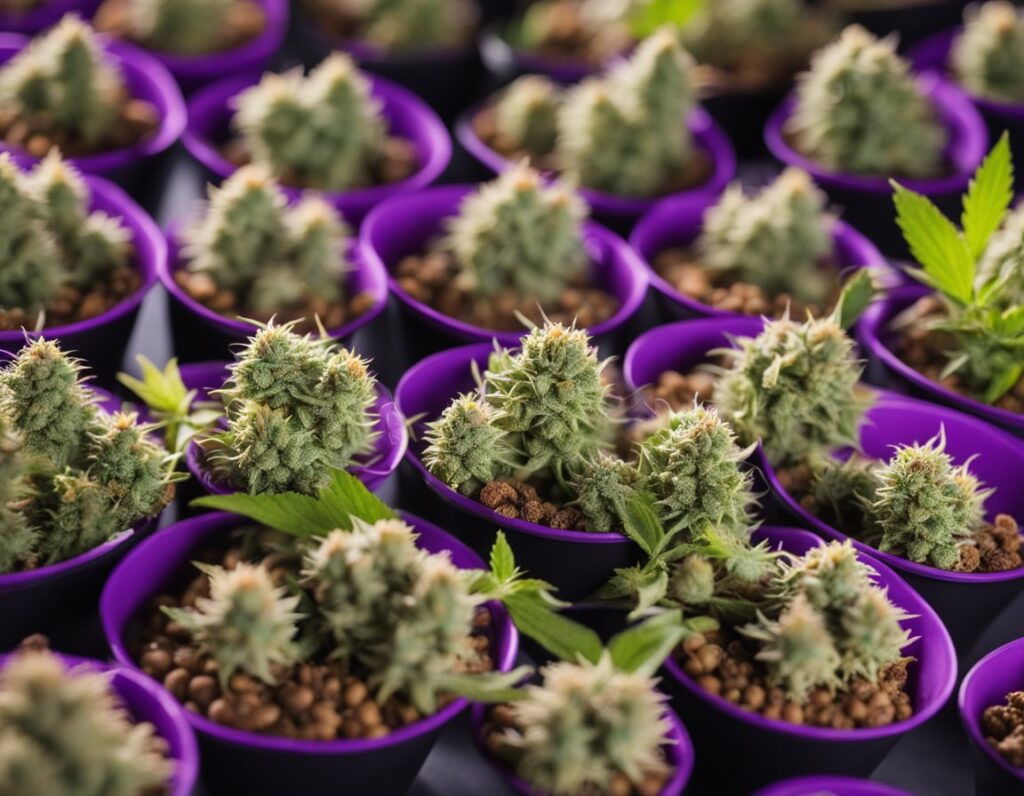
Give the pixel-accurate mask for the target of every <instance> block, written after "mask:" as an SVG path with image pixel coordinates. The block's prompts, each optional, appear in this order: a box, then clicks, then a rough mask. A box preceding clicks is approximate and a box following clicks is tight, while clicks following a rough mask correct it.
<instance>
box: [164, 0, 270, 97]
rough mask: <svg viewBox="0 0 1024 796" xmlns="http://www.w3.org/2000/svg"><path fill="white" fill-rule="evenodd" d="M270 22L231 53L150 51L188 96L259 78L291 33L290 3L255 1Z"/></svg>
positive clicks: (230, 51)
mask: <svg viewBox="0 0 1024 796" xmlns="http://www.w3.org/2000/svg"><path fill="white" fill-rule="evenodd" d="M253 2H255V3H256V5H258V6H259V7H260V8H262V9H263V14H264V16H265V18H266V24H265V25H264V28H263V32H262V33H260V34H259V35H258V36H256V37H255V38H254V39H252V40H250V41H248V42H246V43H245V44H242V45H240V46H238V47H234V48H232V49H230V50H226V51H224V52H217V53H208V54H205V55H178V54H176V53H169V52H161V51H159V50H148V49H147V50H146V52H148V53H149V54H150V55H151V56H153V58H155V59H156V60H157V61H159V62H160V63H161V64H163V65H164V66H165V67H166V68H167V71H168V72H170V73H171V75H172V76H173V77H174V79H175V80H177V81H178V85H179V86H180V87H181V90H182V91H184V92H185V93H186V94H191V93H192V92H193V91H196V90H197V89H200V88H202V87H203V86H205V85H207V84H209V83H212V82H213V81H215V80H220V79H222V78H225V77H227V76H229V75H241V74H245V75H252V76H255V77H259V75H261V74H262V73H263V70H264V69H266V66H267V64H268V63H269V62H270V59H271V58H272V57H273V56H274V53H276V52H277V50H278V48H279V47H280V46H281V43H282V42H283V41H284V37H285V34H286V33H287V32H288V0H253Z"/></svg>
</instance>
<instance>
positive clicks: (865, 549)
mask: <svg viewBox="0 0 1024 796" xmlns="http://www.w3.org/2000/svg"><path fill="white" fill-rule="evenodd" d="M911 416H913V417H915V418H918V417H920V418H927V419H928V421H933V422H929V426H928V433H927V435H926V436H922V435H916V438H913V439H912V437H915V435H914V434H913V432H908V430H907V427H906V426H905V425H901V424H900V418H901V417H904V418H908V417H911ZM906 422H908V421H904V423H906ZM887 428H889V429H892V432H894V433H893V437H894V438H895V441H894V442H891V443H890V442H888V439H889V433H886V432H885V429H887ZM942 428H945V430H946V440H947V445H946V448H947V450H948V451H949V452H950V455H952V456H953V459H954V461H955V462H956V463H958V464H960V463H963V462H965V461H967V460H968V459H969V458H970V456H972V455H975V454H977V455H978V458H977V459H976V460H974V463H973V465H972V471H974V473H975V474H976V475H978V476H979V478H980V479H981V481H982V483H985V484H987V485H988V486H995V487H996V493H995V494H994V495H993V496H992V497H990V498H989V499H988V503H989V509H988V511H987V512H986V513H987V515H988V516H989V518H990V519H991V517H992V516H993V515H995V514H997V513H1000V512H1003V511H1005V513H1007V514H1010V515H1011V516H1013V517H1014V519H1016V520H1018V521H1019V522H1022V523H1024V498H1022V497H1021V496H1020V494H1019V493H1020V491H1019V490H1018V489H1015V486H1014V477H1015V475H1014V474H1016V473H1020V472H1022V471H1024V445H1021V444H1020V443H1019V442H1018V441H1017V440H1016V439H1014V438H1013V437H1011V436H1009V435H1008V434H1007V433H1006V432H1004V431H1000V430H999V429H997V428H993V427H992V426H990V425H988V424H987V423H985V422H984V421H982V420H978V419H977V418H974V417H971V416H970V415H965V414H962V413H960V412H956V411H954V410H952V409H949V408H948V407H945V406H939V405H937V404H932V403H927V402H926V401H919V400H916V399H914V398H907V397H906V396H902V395H896V394H895V393H886V392H879V393H878V396H877V400H876V401H875V403H874V405H872V407H871V408H870V409H868V411H867V413H866V415H865V417H864V420H863V421H862V423H861V428H860V434H861V443H862V445H864V447H865V449H866V450H865V453H866V454H867V455H868V456H870V457H880V455H883V452H884V451H886V450H891V449H892V448H893V446H895V444H896V443H897V442H904V443H907V442H925V441H926V440H927V439H928V438H929V437H932V436H934V435H935V434H938V433H939V431H940V429H942ZM901 432H902V433H901ZM876 433H877V434H879V435H882V436H883V438H884V439H885V440H886V441H885V442H884V443H883V441H882V439H876V438H874V437H873V436H872V435H874V434H876ZM960 440H964V441H965V443H964V445H963V446H959V445H958V443H959V441H960ZM957 447H963V448H966V450H960V451H958V450H956V448H957ZM950 448H953V450H950ZM968 452H969V453H968ZM964 454H967V455H964ZM755 456H756V459H757V462H758V465H759V467H760V468H761V470H762V472H763V474H764V477H765V480H767V482H768V486H769V487H770V488H771V490H772V492H773V493H774V494H775V495H776V497H778V498H779V500H780V501H781V502H782V503H783V504H784V506H785V507H786V509H787V510H788V511H789V512H790V513H791V514H793V515H794V516H795V517H796V518H798V519H799V520H800V522H801V523H803V524H806V525H807V527H809V528H811V529H813V530H814V531H815V532H816V533H819V534H821V535H823V536H825V537H826V538H828V539H838V540H840V541H843V540H845V539H850V541H852V542H853V544H854V546H855V547H856V548H857V549H858V550H859V551H861V552H862V553H866V554H867V555H870V556H872V557H874V558H877V559H878V560H879V561H883V562H885V563H886V564H887V565H889V566H890V567H892V568H893V569H895V570H902V571H904V572H908V573H911V574H913V575H917V576H919V577H922V578H929V579H931V580H942V581H949V582H952V583H965V584H971V583H997V582H1001V581H1007V580H1019V579H1021V578H1024V567H1017V568H1016V569H1009V570H1004V571H1002V572H950V571H949V570H945V569H939V568H937V567H932V566H928V565H926V564H918V563H916V562H914V561H909V560H907V559H905V558H903V557H901V556H897V555H893V554H892V553H883V552H882V551H880V550H878V549H876V548H874V547H871V546H870V545H867V544H864V543H863V542H861V541H858V540H857V539H855V538H853V537H850V536H847V535H846V534H844V533H842V532H841V531H839V530H838V529H836V528H833V527H832V526H831V525H829V524H828V523H826V522H824V521H822V520H820V519H818V518H817V517H815V516H814V515H813V514H811V513H810V512H809V511H807V510H806V509H805V508H803V506H801V505H800V503H799V501H797V500H795V499H794V498H793V497H792V495H790V494H789V493H788V492H787V491H786V490H785V489H784V488H783V486H782V484H781V483H780V482H779V479H778V476H777V474H776V472H775V469H774V468H773V467H772V465H771V464H770V463H769V461H768V458H767V456H765V453H764V450H763V448H761V447H760V446H759V447H758V450H757V453H756V454H755ZM990 465H991V466H990ZM980 467H984V468H985V471H986V472H985V473H979V468H980ZM1004 469H1005V471H1006V473H1007V474H1008V476H1004V479H1003V482H1002V483H1000V482H998V481H997V480H996V479H994V478H992V477H991V474H992V473H993V472H1002V471H1003V470H1004ZM1000 498H1002V500H1001V501H1000V503H999V505H998V507H997V508H993V507H992V501H994V500H1000Z"/></svg>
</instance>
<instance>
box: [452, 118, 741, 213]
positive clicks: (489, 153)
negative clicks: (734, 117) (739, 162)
mask: <svg viewBox="0 0 1024 796" xmlns="http://www.w3.org/2000/svg"><path fill="white" fill-rule="evenodd" d="M484 104H486V101H485V103H484ZM481 107H483V106H482V105H477V106H474V107H473V108H470V109H469V110H468V111H467V112H466V113H465V114H463V115H462V117H461V118H460V119H459V121H458V124H457V125H456V126H455V137H456V138H457V139H458V140H459V143H460V144H462V146H463V147H464V148H465V150H466V151H467V152H468V153H469V154H470V155H472V156H473V158H475V159H476V160H477V161H479V162H480V163H482V164H483V165H484V166H485V167H486V168H487V169H488V170H489V171H490V172H492V173H494V174H500V173H501V172H503V171H505V170H506V169H507V168H509V167H510V166H512V165H513V163H512V162H511V161H509V160H507V159H506V158H505V156H504V155H501V154H499V153H498V152H495V151H494V150H493V149H491V148H490V147H489V146H488V145H487V144H485V143H484V142H483V141H482V140H481V139H480V138H479V137H478V136H477V134H476V132H475V131H474V130H473V117H474V116H476V114H477V113H478V112H479V111H480V109H481ZM686 126H687V127H688V128H689V130H690V132H691V133H692V134H693V138H694V142H695V144H696V147H697V149H699V150H700V151H701V152H703V154H704V155H705V156H706V157H707V158H708V159H709V160H710V162H711V165H712V172H711V175H710V176H709V177H708V179H707V180H706V181H705V182H703V183H701V184H700V185H696V186H694V187H693V188H689V189H687V190H686V191H680V192H678V193H673V194H667V196H703V197H704V198H705V201H706V202H707V203H708V204H711V203H713V202H714V200H715V199H716V198H717V196H718V195H719V194H720V193H721V192H722V190H723V189H724V188H725V186H726V185H728V184H729V182H730V181H731V180H732V178H733V177H734V176H735V175H736V153H735V152H734V151H733V148H732V144H731V143H730V142H729V139H728V138H727V137H726V135H725V133H723V132H722V130H721V128H719V127H718V125H717V124H715V122H714V120H713V119H712V118H711V116H710V115H709V114H708V113H707V111H705V110H704V109H703V108H700V107H697V108H694V109H693V111H692V112H691V113H690V116H689V118H688V119H687V121H686ZM579 192H580V195H581V196H582V197H583V198H584V199H586V200H587V202H588V204H590V207H591V208H592V210H593V213H594V217H595V218H596V219H597V220H598V221H600V222H601V223H603V224H606V225H608V226H609V227H611V228H612V229H614V230H616V231H623V232H625V231H627V230H628V229H629V227H631V226H632V224H633V222H634V221H636V219H638V218H639V217H640V216H642V215H643V214H644V213H646V212H647V211H648V210H650V209H651V208H652V207H654V205H655V204H657V203H658V201H659V200H660V199H662V198H664V197H655V198H650V199H647V198H640V197H629V196H616V195H614V194H610V193H604V192H603V191H595V190H593V189H591V188H586V187H581V188H580V189H579Z"/></svg>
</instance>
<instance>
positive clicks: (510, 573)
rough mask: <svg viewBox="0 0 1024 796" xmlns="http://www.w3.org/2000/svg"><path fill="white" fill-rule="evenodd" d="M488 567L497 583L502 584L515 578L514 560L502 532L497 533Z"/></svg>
mask: <svg viewBox="0 0 1024 796" xmlns="http://www.w3.org/2000/svg"><path fill="white" fill-rule="evenodd" d="M490 565H491V572H492V573H493V574H494V577H496V578H497V579H498V580H499V581H502V582H504V581H508V580H511V579H512V578H513V577H515V574H516V559H515V556H514V555H513V553H512V548H511V547H510V546H509V543H508V539H506V538H505V532H504V531H498V536H497V538H496V539H495V540H494V545H493V546H492V547H491V555H490Z"/></svg>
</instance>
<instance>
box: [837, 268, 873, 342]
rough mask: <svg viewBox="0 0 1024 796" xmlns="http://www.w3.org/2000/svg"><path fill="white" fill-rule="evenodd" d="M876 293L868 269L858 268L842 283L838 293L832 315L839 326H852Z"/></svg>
mask: <svg viewBox="0 0 1024 796" xmlns="http://www.w3.org/2000/svg"><path fill="white" fill-rule="evenodd" d="M876 295H877V291H876V290H875V285H874V283H873V282H872V281H871V271H870V269H868V268H860V269H858V270H857V272H856V273H855V274H854V275H853V276H851V277H850V278H849V279H848V280H847V281H846V284H845V285H843V292H842V293H840V294H839V300H838V301H837V302H836V308H835V310H833V317H834V318H835V319H836V322H837V323H838V324H839V326H840V327H841V328H843V329H850V328H852V327H853V325H854V324H855V323H856V322H857V319H858V318H859V317H860V316H861V315H862V314H863V313H864V310H866V309H867V308H868V305H869V304H871V302H872V301H874V299H875V296H876Z"/></svg>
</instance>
